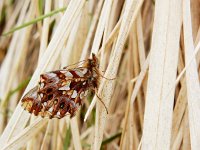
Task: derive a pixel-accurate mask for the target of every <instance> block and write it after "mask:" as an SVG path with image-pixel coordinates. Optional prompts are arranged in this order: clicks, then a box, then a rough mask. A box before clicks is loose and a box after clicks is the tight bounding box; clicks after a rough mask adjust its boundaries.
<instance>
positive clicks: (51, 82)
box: [22, 54, 107, 119]
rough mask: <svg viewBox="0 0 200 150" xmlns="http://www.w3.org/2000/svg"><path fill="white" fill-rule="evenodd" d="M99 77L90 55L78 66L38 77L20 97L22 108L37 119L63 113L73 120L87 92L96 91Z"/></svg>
mask: <svg viewBox="0 0 200 150" xmlns="http://www.w3.org/2000/svg"><path fill="white" fill-rule="evenodd" d="M101 76H102V75H101V74H100V72H99V62H98V59H97V57H96V56H95V55H94V54H92V59H87V60H84V61H83V65H81V66H80V65H76V66H75V67H74V68H73V67H71V66H67V67H65V68H63V69H62V70H56V71H51V72H47V73H44V74H41V75H40V81H39V84H38V85H37V86H36V87H34V88H33V89H32V90H30V91H29V92H28V93H27V94H26V95H25V96H24V97H23V98H22V107H23V108H24V109H25V110H27V111H28V112H30V113H33V114H34V115H36V116H38V115H39V116H41V117H48V118H59V119H60V118H63V117H64V116H66V115H67V114H69V115H70V117H73V116H74V115H75V113H76V111H77V109H78V108H79V106H81V105H82V104H83V99H84V98H85V97H86V96H87V94H88V91H91V90H92V91H95V92H96V91H97V89H98V86H99V78H100V77H101ZM100 101H101V99H100ZM101 102H102V101H101ZM102 103H103V102H102ZM103 104H104V103H103ZM104 106H105V104H104ZM105 108H106V107H105ZM106 111H107V108H106Z"/></svg>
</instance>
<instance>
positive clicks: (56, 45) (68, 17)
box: [0, 0, 84, 145]
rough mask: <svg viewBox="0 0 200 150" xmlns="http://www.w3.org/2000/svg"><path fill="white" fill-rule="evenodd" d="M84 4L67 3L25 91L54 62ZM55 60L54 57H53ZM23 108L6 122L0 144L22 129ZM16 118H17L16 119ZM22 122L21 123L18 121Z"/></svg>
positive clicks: (24, 122)
mask: <svg viewBox="0 0 200 150" xmlns="http://www.w3.org/2000/svg"><path fill="white" fill-rule="evenodd" d="M83 5H84V1H82V0H81V1H79V0H77V1H71V3H70V4H69V6H68V8H67V10H66V12H65V14H64V16H63V18H62V20H61V21H60V24H59V25H58V28H57V31H56V32H55V34H54V36H53V38H52V40H51V42H50V44H49V45H48V47H47V50H46V51H45V53H44V55H43V56H42V60H43V61H41V62H40V63H39V64H38V67H37V68H36V71H35V73H34V74H33V77H32V79H31V81H30V83H29V85H28V87H27V89H26V90H25V93H26V92H27V91H28V90H29V89H30V88H31V87H33V86H34V85H35V84H36V82H37V80H38V77H39V74H40V73H41V72H44V70H45V68H46V67H47V65H52V64H53V63H54V62H53V61H51V63H49V62H50V60H51V59H52V57H53V54H55V51H57V52H59V51H61V47H62V46H63V44H64V42H65V41H66V37H67V35H69V32H70V30H71V28H72V26H73V23H74V22H75V20H76V18H77V16H78V15H79V13H80V11H81V9H82V7H83ZM74 6H77V9H74ZM54 60H55V59H54ZM22 112H23V109H22V108H21V106H20V104H19V105H18V107H17V108H16V110H15V112H14V114H13V116H12V118H11V120H10V122H9V123H8V125H7V127H6V129H5V130H4V133H3V135H2V136H1V140H0V143H1V145H4V144H6V142H7V141H8V140H9V139H10V136H12V135H15V133H19V132H20V131H21V130H22V129H23V127H24V126H23V125H22V124H24V125H25V124H26V122H27V121H28V118H29V117H28V116H29V114H27V112H25V113H22ZM16 118H19V119H17V120H16ZM20 122H23V123H20Z"/></svg>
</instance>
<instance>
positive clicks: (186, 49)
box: [0, 0, 200, 150]
mask: <svg viewBox="0 0 200 150" xmlns="http://www.w3.org/2000/svg"><path fill="white" fill-rule="evenodd" d="M199 8H200V1H199V0H191V1H190V0H176V1H175V0H168V1H162V0H156V1H153V0H148V1H143V0H87V1H86V0H71V1H70V0H32V1H31V0H1V1H0V34H1V37H0V63H1V68H0V100H1V101H0V102H1V103H0V104H1V105H0V135H1V137H0V145H1V146H0V147H1V148H0V149H1V150H11V149H13V150H16V149H27V150H33V149H34V150H36V149H41V150H49V149H52V150H56V149H57V150H62V149H65V150H66V149H75V150H81V149H94V150H97V149H100V148H101V149H109V150H111V149H123V150H125V149H130V150H136V149H143V150H147V149H159V150H160V149H162V150H165V149H166V150H168V149H172V150H179V149H182V150H189V149H193V150H197V149H199V147H200V86H199V83H200V82H199V75H200V67H199V66H200V53H199V52H198V51H199V49H200V9H199ZM92 52H93V53H95V54H98V57H99V60H100V68H101V70H102V71H103V72H105V74H104V76H105V77H107V78H113V77H116V80H105V79H103V80H102V81H101V84H100V87H99V91H98V93H99V95H101V97H102V100H103V101H104V103H105V104H106V106H107V107H108V109H109V114H108V115H107V114H106V112H105V109H104V107H103V106H102V104H101V103H99V101H98V99H97V98H96V96H94V97H88V98H87V99H85V100H84V106H83V107H82V108H81V110H80V111H79V112H78V113H77V115H76V117H74V118H73V119H69V118H68V117H65V118H63V119H60V120H58V119H52V120H48V119H41V118H40V117H35V116H32V115H30V114H29V113H27V112H26V111H24V110H23V109H22V108H21V105H20V99H21V97H22V95H24V94H25V93H27V91H29V90H30V89H31V88H33V87H34V86H35V85H36V84H37V82H38V79H39V75H40V74H41V73H43V72H46V71H50V70H55V69H59V68H62V67H64V66H67V65H69V64H73V63H75V62H77V61H79V60H83V59H86V58H88V57H89V56H90V54H91V53H92ZM95 104H96V105H95Z"/></svg>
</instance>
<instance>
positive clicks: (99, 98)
mask: <svg viewBox="0 0 200 150" xmlns="http://www.w3.org/2000/svg"><path fill="white" fill-rule="evenodd" d="M94 91H95V95H96V96H97V98H98V100H99V101H100V102H101V103H102V104H103V106H104V108H105V109H106V113H107V114H108V108H107V107H106V105H105V103H104V102H103V101H102V99H101V97H100V96H99V95H98V90H97V88H95V89H94Z"/></svg>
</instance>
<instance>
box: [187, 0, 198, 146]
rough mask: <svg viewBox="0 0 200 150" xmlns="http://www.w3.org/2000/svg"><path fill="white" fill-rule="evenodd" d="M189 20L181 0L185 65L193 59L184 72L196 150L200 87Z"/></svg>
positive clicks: (188, 3) (192, 140) (191, 128)
mask: <svg viewBox="0 0 200 150" xmlns="http://www.w3.org/2000/svg"><path fill="white" fill-rule="evenodd" d="M188 20H189V21H188ZM190 20H191V15H190V2H189V1H185V0H183V27H184V44H185V45H184V46H185V60H186V64H187V63H189V61H190V60H191V59H193V60H192V62H191V64H190V67H189V68H188V69H187V70H186V84H187V97H188V110H189V125H190V136H191V148H192V149H198V148H199V147H200V131H199V130H198V127H199V126H200V120H199V119H200V109H199V106H200V101H199V100H200V86H199V77H198V72H197V64H196V60H195V58H193V55H192V54H193V52H194V43H193V38H192V26H191V22H190Z"/></svg>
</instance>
